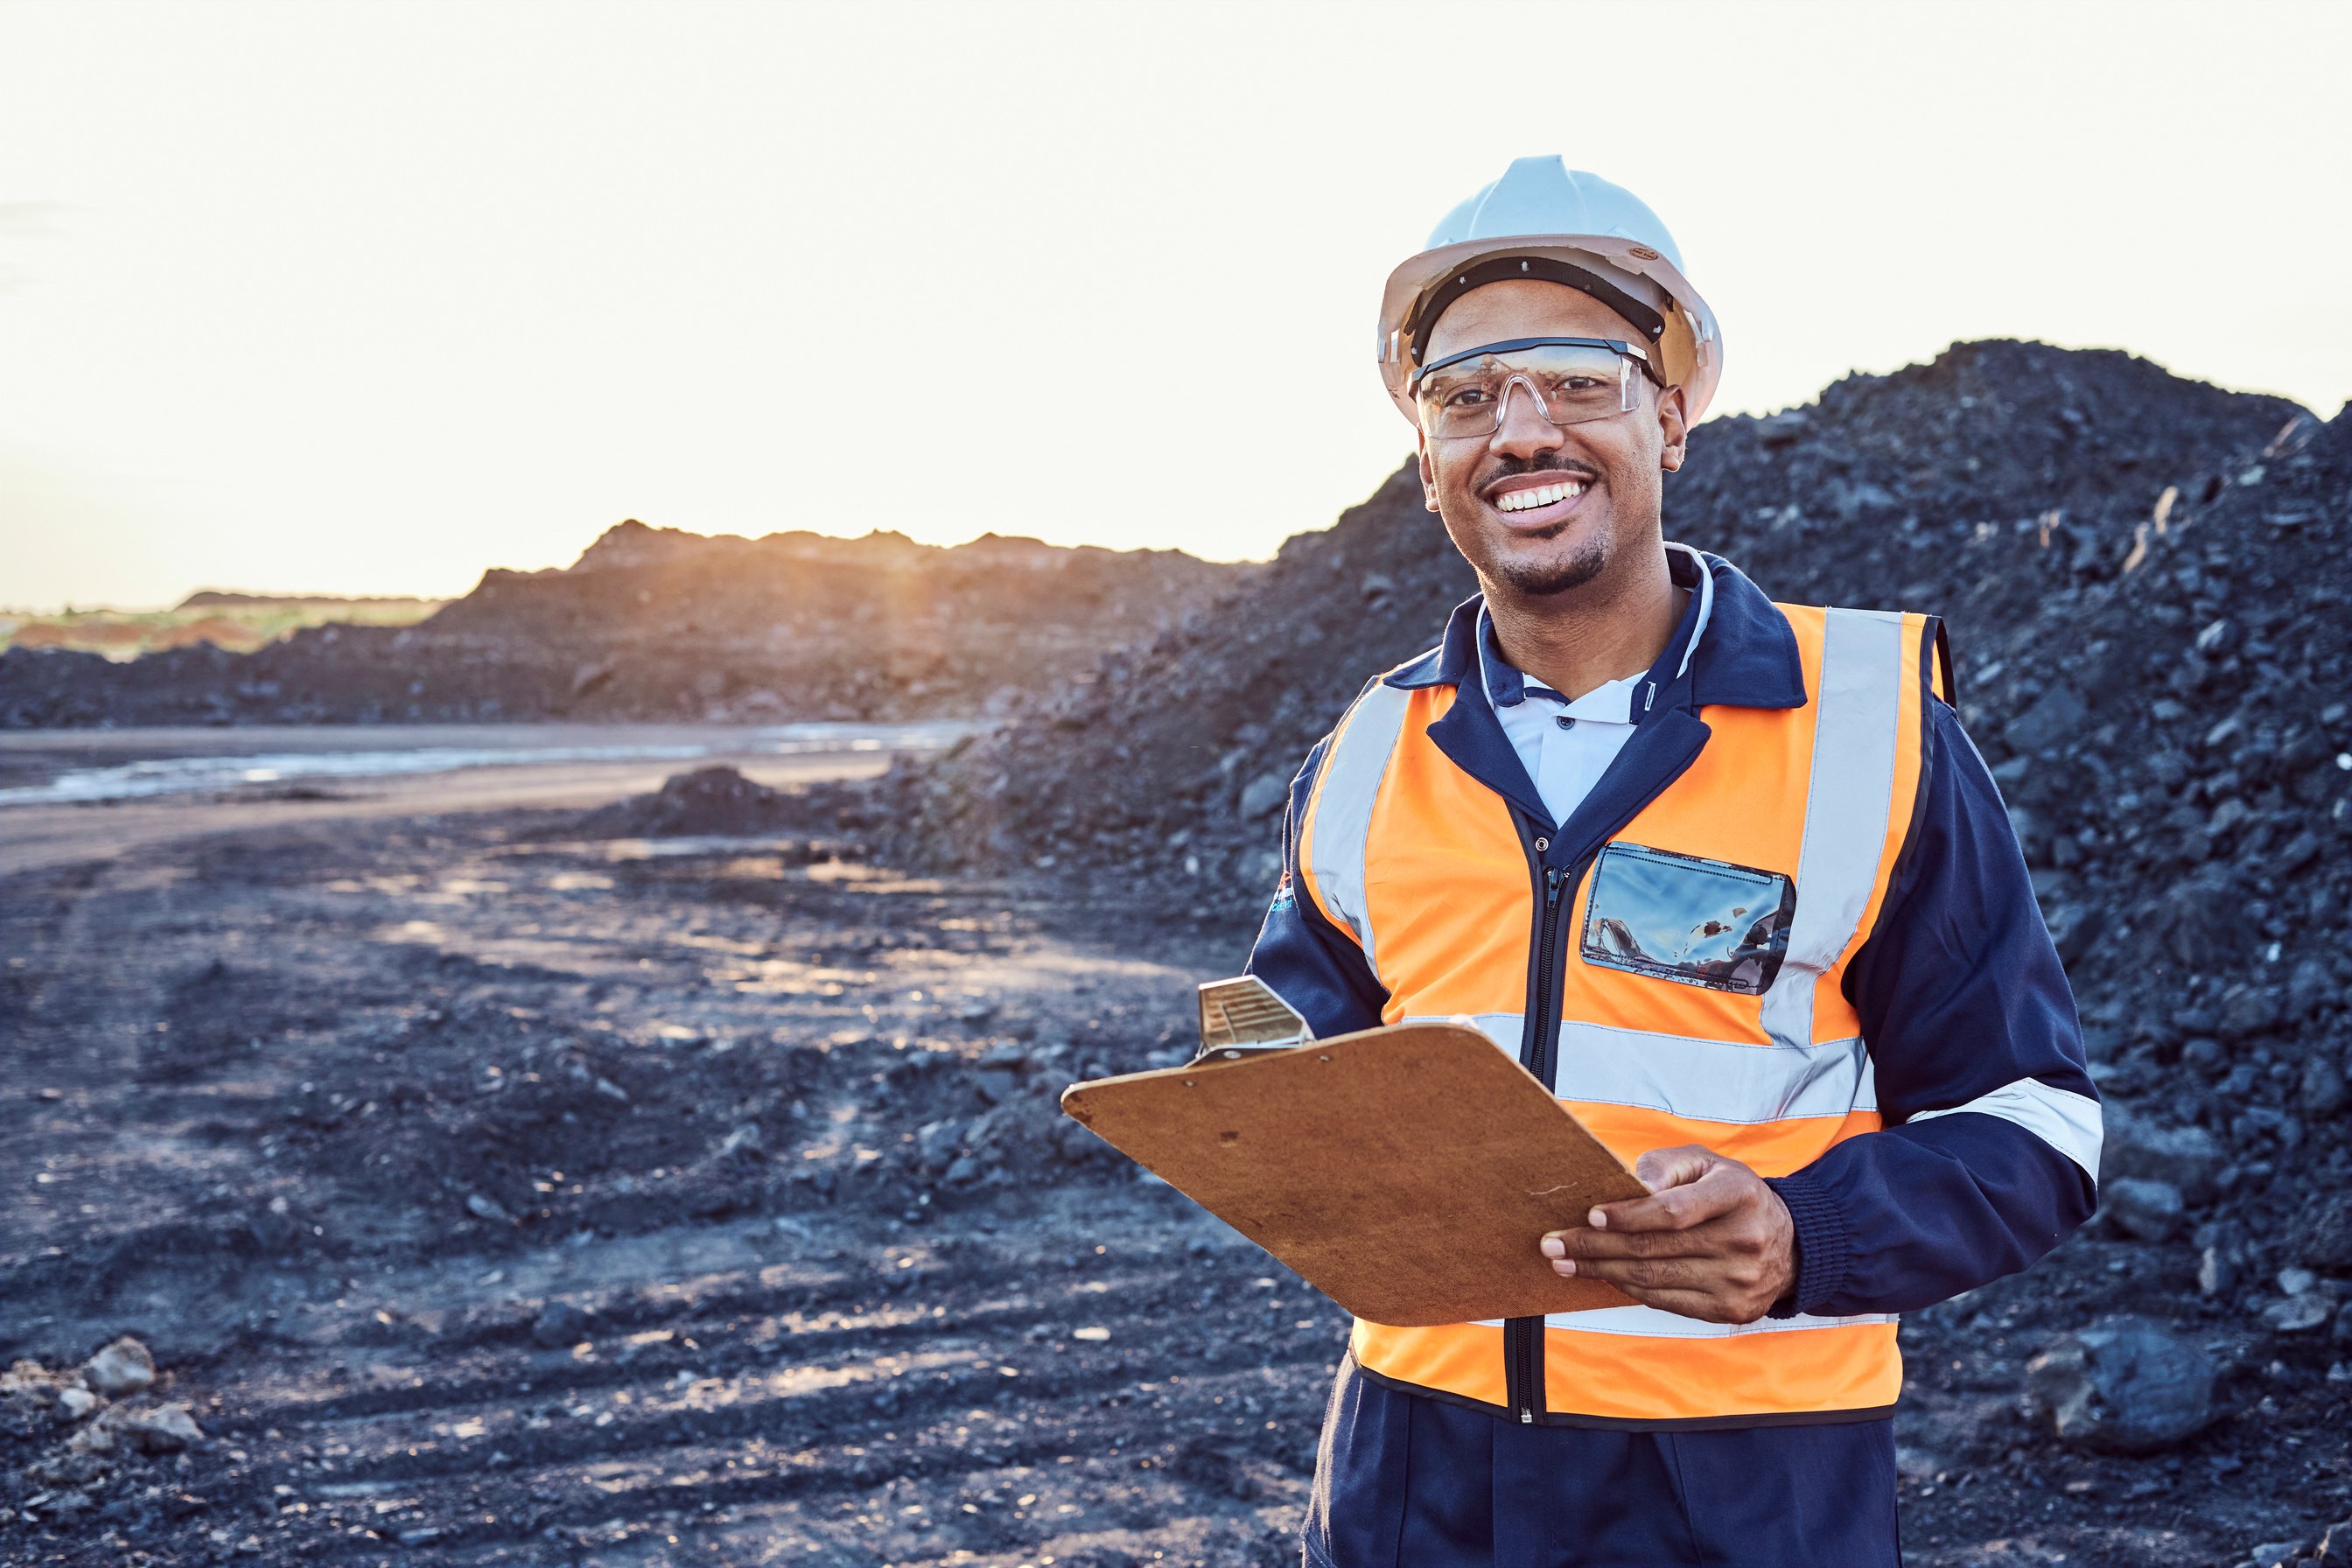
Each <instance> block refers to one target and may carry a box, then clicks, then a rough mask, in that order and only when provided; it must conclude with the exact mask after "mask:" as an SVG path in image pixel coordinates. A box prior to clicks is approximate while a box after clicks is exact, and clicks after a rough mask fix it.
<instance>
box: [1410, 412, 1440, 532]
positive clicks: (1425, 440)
mask: <svg viewBox="0 0 2352 1568" xmlns="http://www.w3.org/2000/svg"><path fill="white" fill-rule="evenodd" d="M1412 449H1413V453H1414V455H1415V456H1417V457H1418V458H1420V459H1421V504H1422V505H1423V507H1424V508H1425V509H1427V510H1430V511H1435V510H1437V469H1436V468H1434V467H1433V466H1432V465H1431V463H1430V461H1429V432H1428V431H1426V430H1423V428H1422V427H1421V426H1418V425H1416V426H1413V427H1412Z"/></svg>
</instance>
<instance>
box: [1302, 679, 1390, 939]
mask: <svg viewBox="0 0 2352 1568" xmlns="http://www.w3.org/2000/svg"><path fill="white" fill-rule="evenodd" d="M1411 701H1412V693H1411V692H1409V691H1400V690H1398V689H1396V688H1395V687H1393V686H1391V685H1389V684H1388V683H1387V682H1386V681H1384V680H1383V681H1375V682H1373V683H1372V686H1371V689H1370V690H1368V691H1366V692H1365V693H1364V694H1363V695H1362V696H1361V697H1359V698H1358V699H1356V702H1355V706H1354V707H1352V708H1350V709H1349V710H1348V716H1347V717H1346V718H1344V719H1342V720H1340V721H1339V734H1338V735H1337V736H1336V737H1334V738H1333V740H1332V742H1331V749H1330V750H1329V751H1328V752H1324V753H1323V776H1322V777H1321V778H1320V779H1318V781H1317V782H1316V785H1315V803H1314V816H1313V820H1312V821H1311V822H1310V823H1309V824H1308V830H1307V843H1306V846H1305V847H1304V850H1303V853H1304V854H1305V856H1306V858H1307V874H1308V875H1309V876H1311V877H1313V878H1314V879H1315V891H1316V893H1317V894H1318V896H1319V897H1320V898H1321V900H1322V901H1323V908H1324V910H1325V912H1326V913H1328V914H1329V915H1330V917H1331V918H1332V919H1333V920H1335V921H1339V923H1340V924H1342V925H1344V926H1346V927H1347V928H1348V929H1349V931H1353V932H1354V933H1355V936H1356V941H1357V942H1360V943H1361V944H1362V946H1363V949H1364V963H1365V964H1366V965H1367V966H1368V967H1370V969H1371V971H1372V973H1373V974H1374V976H1376V977H1377V976H1378V975H1379V973H1380V968H1379V966H1378V964H1376V963H1374V962H1373V958H1372V922H1371V921H1370V917H1369V916H1367V915H1366V913H1365V910H1364V855H1365V847H1366V845H1365V841H1366V840H1367V839H1368V838H1369V837H1370V836H1371V831H1372V802H1373V801H1375V800H1377V799H1378V798H1379V797H1380V793H1381V779H1383V778H1385V777H1387V776H1388V771H1389V761H1390V759H1391V758H1392V757H1393V756H1395V755H1396V743H1397V736H1398V735H1399V734H1401V733H1402V731H1403V730H1404V713H1405V707H1406V705H1407V704H1408V703H1410V702H1411Z"/></svg>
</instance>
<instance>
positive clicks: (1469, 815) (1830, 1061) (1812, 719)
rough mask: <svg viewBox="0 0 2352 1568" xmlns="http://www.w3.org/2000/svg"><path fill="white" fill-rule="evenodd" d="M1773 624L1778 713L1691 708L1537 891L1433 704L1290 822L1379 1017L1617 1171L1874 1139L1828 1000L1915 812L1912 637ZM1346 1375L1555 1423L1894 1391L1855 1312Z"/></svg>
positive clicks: (1786, 1167)
mask: <svg viewBox="0 0 2352 1568" xmlns="http://www.w3.org/2000/svg"><path fill="white" fill-rule="evenodd" d="M1779 607H1780V611H1781V613H1782V614H1783V615H1785V616H1787V617H1788V621H1789V624H1790V628H1791V630H1792V631H1793V632H1794V633H1795V635H1796V642H1797V648H1798V652H1799V656H1800V659H1801V664H1802V668H1803V673H1804V681H1805V690H1806V694H1807V701H1806V703H1805V705H1804V706H1802V707H1801V708H1790V709H1760V708H1742V707H1734V706H1728V705H1709V706H1706V707H1704V708H1702V709H1701V710H1699V717H1700V718H1701V719H1703V720H1704V721H1705V722H1706V724H1707V725H1708V726H1709V727H1710V730H1711V731H1712V732H1711V735H1710V736H1709V738H1708V739H1707V741H1706V745H1705V746H1704V747H1703V748H1702V749H1701V750H1700V751H1699V752H1698V755H1697V756H1696V760H1694V761H1693V762H1692V763H1691V764H1690V765H1689V767H1688V768H1687V769H1686V770H1685V772H1684V773H1682V774H1681V776H1679V777H1678V778H1676V779H1675V780H1674V782H1673V783H1672V784H1668V785H1667V786H1666V787H1665V789H1664V791H1663V792H1662V793H1660V794H1659V795H1657V796H1656V797H1655V798H1654V799H1653V800H1652V801H1650V803H1649V804H1648V805H1646V806H1644V807H1643V808H1642V809H1641V810H1640V811H1639V812H1638V813H1637V814H1636V815H1635V816H1633V818H1632V819H1631V820H1630V821H1629V822H1627V823H1626V824H1625V826H1623V827H1622V828H1621V829H1619V830H1618V832H1617V833H1616V834H1615V835H1613V836H1612V837H1611V838H1610V840H1609V841H1608V842H1607V843H1606V844H1605V845H1603V846H1602V847H1601V848H1600V849H1599V850H1598V851H1597V852H1596V853H1595V854H1593V855H1592V857H1591V858H1589V859H1587V860H1585V861H1583V862H1581V863H1580V864H1579V865H1577V866H1575V867H1574V868H1568V869H1566V872H1565V874H1558V873H1559V872H1560V871H1561V870H1562V868H1557V867H1555V868H1551V869H1552V870H1553V872H1554V873H1555V875H1554V876H1552V877H1551V879H1549V883H1548V880H1547V875H1546V869H1545V868H1543V867H1542V866H1541V865H1540V863H1539V857H1538V854H1537V853H1536V850H1537V848H1538V845H1542V846H1543V847H1548V841H1544V840H1530V838H1528V837H1527V835H1526V832H1525V831H1524V830H1523V827H1522V825H1521V823H1520V821H1519V819H1518V818H1517V817H1516V816H1514V814H1513V813H1512V811H1511V809H1510V807H1509V805H1507V803H1506V802H1505V801H1504V799H1503V798H1502V797H1501V796H1500V795H1496V793H1495V792H1494V791H1493V790H1492V789H1490V788H1489V787H1487V786H1486V784H1482V783H1480V782H1479V781H1477V780H1476V779H1474V778H1472V777H1470V776H1469V775H1468V774H1466V773H1464V772H1463V771H1462V770H1461V769H1460V768H1459V767H1458V766H1456V765H1455V763H1454V762H1453V761H1452V760H1451V759H1450V758H1448V757H1447V756H1446V755H1445V754H1444V752H1442V751H1440V750H1439V749H1438V747H1437V745H1436V744H1435V743H1434V742H1432V741H1431V740H1430V739H1429V737H1428V735H1427V733H1426V731H1427V730H1428V728H1429V726H1430V725H1431V724H1432V723H1433V722H1435V721H1437V720H1439V719H1440V718H1442V717H1444V714H1445V713H1446V712H1447V711H1448V710H1450V709H1451V707H1452V706H1453V704H1454V702H1455V701H1456V700H1459V698H1458V694H1457V691H1456V689H1455V688H1454V687H1453V686H1451V685H1446V684H1435V685H1423V686H1419V687H1417V688H1415V687H1400V686H1398V685H1392V684H1390V683H1389V682H1387V681H1376V682H1374V683H1373V684H1372V685H1371V686H1370V687H1369V688H1367V689H1366V690H1365V692H1364V694H1363V695H1362V696H1361V697H1360V698H1358V699H1357V700H1356V702H1355V704H1354V705H1353V706H1352V707H1351V708H1349V710H1348V713H1347V715H1346V716H1345V717H1344V718H1343V719H1342V720H1341V721H1340V725H1339V729H1338V731H1336V732H1335V733H1334V735H1333V738H1332V741H1331V742H1330V744H1329V745H1328V747H1327V748H1326V751H1325V755H1324V760H1323V764H1322V767H1321V770H1320V772H1319V773H1318V775H1317V777H1316V779H1315V781H1314V783H1313V784H1312V787H1311V791H1310V794H1309V795H1308V797H1307V806H1306V811H1305V815H1304V816H1303V818H1302V822H1301V826H1300V837H1299V852H1298V863H1299V868H1300V880H1301V881H1302V882H1303V884H1304V886H1305V888H1306V890H1307V894H1308V896H1310V897H1311V898H1312V899H1313V900H1315V903H1316V905H1317V907H1318V908H1319V909H1320V910H1322V912H1323V914H1324V915H1325V916H1326V917H1327V918H1328V920H1329V921H1331V922H1332V924H1333V925H1335V926H1337V927H1338V928H1339V930H1340V931H1344V932H1346V933H1347V934H1349V936H1351V937H1352V938H1353V939H1354V940H1355V942H1357V943H1358V944H1359V945H1360V946H1361V948H1362V949H1363V953H1364V959H1365V962H1366V963H1367V965H1368V966H1369V967H1370V969H1371V971H1372V973H1374V974H1375V975H1376V976H1377V977H1378V979H1379V981H1380V984H1381V986H1382V987H1384V988H1385V989H1386V991H1387V993H1388V1001H1387V1004H1386V1005H1385V1006H1384V1007H1383V1008H1382V1010H1381V1021H1382V1022H1383V1023H1388V1024H1397V1023H1404V1022H1408V1021H1415V1020H1422V1019H1438V1018H1448V1017H1454V1016H1460V1015H1467V1016H1471V1017H1473V1018H1475V1020H1476V1021H1477V1022H1478V1024H1479V1025H1480V1026H1481V1027H1482V1028H1484V1029H1485V1030H1486V1033H1487V1034H1488V1035H1490V1036H1491V1037H1493V1038H1494V1040H1495V1041H1496V1044H1497V1045H1499V1046H1501V1047H1503V1048H1505V1049H1507V1050H1510V1051H1513V1052H1516V1053H1518V1054H1519V1057H1520V1059H1521V1060H1522V1061H1525V1062H1528V1063H1529V1064H1530V1065H1531V1066H1534V1067H1536V1068H1537V1069H1538V1072H1539V1073H1540V1072H1541V1071H1542V1070H1543V1069H1544V1068H1545V1067H1547V1066H1548V1067H1549V1073H1550V1077H1551V1083H1552V1091H1553V1093H1555V1094H1556V1095H1558V1096H1559V1099H1560V1100H1561V1101H1562V1102H1563V1103H1564V1104H1566V1105H1567V1106H1568V1107H1569V1108H1570V1110H1574V1111H1575V1112H1576V1114H1577V1116H1578V1117H1579V1118H1580V1120H1581V1121H1583V1122H1584V1124H1585V1125H1586V1126H1587V1127H1589V1128H1591V1130H1592V1131H1593V1132H1594V1133H1595V1135H1597V1136H1598V1137H1599V1138H1600V1139H1601V1141H1602V1142H1604V1143H1606V1144H1607V1145H1608V1146H1609V1148H1610V1149H1611V1151H1612V1152H1614V1153H1615V1154H1616V1155H1617V1156H1618V1158H1619V1159H1621V1160H1622V1161H1623V1162H1624V1163H1626V1164H1627V1165H1629V1166H1630V1165H1631V1164H1633V1161H1634V1160H1635V1159H1636V1157H1638V1156H1639V1155H1641V1154H1642V1153H1643V1152H1645V1151H1647V1150H1651V1149H1658V1148H1666V1147H1671V1146H1674V1145H1676V1144H1685V1143H1701V1144H1705V1145H1706V1147H1708V1148H1710V1149H1713V1150H1716V1151H1717V1152H1720V1153H1723V1154H1727V1155H1729V1156H1730V1157H1732V1158H1733V1159H1736V1160H1739V1161H1741V1162H1743V1163H1746V1164H1748V1165H1749V1166H1752V1167H1753V1168H1754V1169H1755V1170H1756V1171H1757V1172H1758V1173H1760V1174H1763V1175H1767V1176H1777V1175H1785V1174H1788V1173H1791V1172H1794V1171H1797V1170H1799V1169H1801V1167H1803V1166H1805V1165H1807V1164H1810V1163H1811V1162H1813V1161H1814V1160H1816V1159H1818V1158H1820V1157H1821V1155H1822V1153H1823V1152H1826V1151H1827V1150H1828V1149H1830V1148H1831V1147H1832V1145H1833V1144H1836V1143H1837V1142H1841V1141H1842V1140H1843V1139H1847V1138H1851V1137H1853V1136H1854V1135H1856V1134H1857V1133H1862V1132H1868V1131H1875V1130H1876V1129H1877V1128H1878V1126H1879V1116H1878V1110H1877V1100H1876V1096H1875V1094H1874V1089H1873V1083H1872V1074H1871V1061H1870V1055H1869V1052H1868V1050H1867V1048H1866V1047H1865V1046H1864V1041H1863V1039H1862V1038H1861V1032H1862V1030H1861V1020H1860V1019H1859V1018H1858V1017H1857V1016H1856V1015H1855V1012H1854V1009H1853V1005H1852V1004H1851V1003H1849V1002H1848V1001H1847V1000H1846V998H1845V994H1844V992H1843V988H1842V986H1841V981H1842V978H1843V973H1844V969H1845V964H1846V962H1847V960H1848V958H1849V957H1850V956H1851V955H1852V954H1853V952H1854V951H1855V950H1856V949H1857V948H1858V947H1859V946H1860V945H1861V943H1862V942H1863V940H1864V938H1865V937H1866V936H1867V934H1868V933H1869V931H1870V930H1871V928H1872V925H1873V923H1874V921H1875V920H1876V918H1877V913H1878V910H1879V907H1880V905H1881V904H1882V903H1883V902H1884V900H1885V896H1886V889H1887V887H1888V885H1889V882H1890V880H1891V879H1892V878H1893V876H1894V873H1895V866H1896V862H1897V861H1898V859H1899V858H1900V857H1901V854H1902V849H1903V846H1904V843H1905V841H1906V837H1907V835H1908V830H1909V828H1910V825H1911V822H1912V817H1913V812H1914V807H1915V803H1916V801H1917V798H1918V793H1919V789H1920V784H1921V768H1922V756H1923V746H1922V741H1923V735H1924V727H1925V725H1926V722H1927V702H1928V700H1930V692H1931V686H1930V682H1931V681H1934V680H1935V679H1936V677H1935V673H1934V666H1935V663H1936V660H1935V658H1934V657H1933V656H1932V654H1931V653H1930V652H1929V643H1930V641H1931V638H1932V627H1933V623H1932V622H1931V621H1929V620H1928V619H1927V617H1924V616H1898V615H1892V614H1882V613H1878V612H1873V611H1856V610H1822V609H1816V608H1805V607H1800V606H1790V605H1781V606H1779ZM1474 700H1475V699H1474ZM1535 831H1537V832H1540V829H1536V830H1535ZM1530 1008H1533V1009H1535V1010H1536V1011H1537V1015H1538V1019H1539V1020H1540V1022H1541V1024H1542V1025H1543V1026H1545V1028H1546V1030H1547V1032H1549V1033H1550V1034H1551V1036H1552V1038H1551V1040H1550V1042H1549V1047H1550V1048H1549V1050H1539V1049H1538V1048H1537V1047H1538V1045H1539V1044H1540V1043H1541V1042H1540V1041H1539V1040H1538V1039H1535V1038H1531V1037H1529V1030H1528V1026H1529V1019H1528V1012H1529V1010H1530ZM1528 1245H1529V1246H1530V1247H1532V1246H1534V1245H1535V1238H1534V1237H1529V1238H1528ZM1350 1349H1351V1351H1352V1353H1353V1354H1354V1356H1355V1359H1356V1361H1357V1362H1358V1363H1359V1364H1360V1366H1361V1367H1362V1368H1363V1369H1364V1370H1365V1371H1366V1372H1368V1373H1371V1374H1372V1375H1374V1376H1376V1377H1379V1378H1382V1379H1385V1380H1388V1381H1390V1382H1392V1383H1395V1384H1402V1385H1405V1386H1407V1387H1409V1388H1411V1389H1412V1390H1413V1391H1415V1392H1422V1393H1434V1394H1440V1395H1444V1396H1448V1397H1452V1398H1454V1399H1458V1400H1466V1401H1471V1402H1474V1403H1475V1404H1477V1405H1484V1406H1490V1407H1493V1408H1495V1409H1496V1411H1497V1412H1500V1413H1508V1414H1509V1415H1512V1416H1513V1417H1515V1418H1517V1419H1519V1420H1522V1421H1530V1422H1532V1421H1537V1420H1545V1421H1554V1422H1564V1423H1567V1424H1570V1425H1588V1426H1610V1425H1617V1424H1621V1423H1622V1424H1631V1425H1635V1426H1659V1425H1682V1424H1696V1425H1721V1426H1756V1425H1769V1424H1774V1423H1781V1422H1801V1421H1808V1420H1853V1419H1857V1418H1861V1417H1864V1416H1869V1415H1881V1414H1884V1413H1885V1411H1886V1410H1887V1409H1888V1407H1890V1406H1892V1405H1894V1404H1895V1396H1896V1394H1898V1393H1899V1392H1900V1389H1901V1386H1902V1360H1901V1356H1900V1354H1899V1352H1897V1350H1896V1348H1895V1319H1894V1318H1893V1317H1891V1316H1878V1315H1873V1316H1867V1317H1853V1318H1815V1317H1794V1318H1787V1319H1777V1320H1776V1319H1766V1320H1764V1321H1759V1322H1754V1323H1748V1324H1741V1325H1736V1326H1734V1325H1725V1324H1718V1323H1706V1322H1701V1321H1697V1320H1696V1319H1692V1318H1685V1317H1682V1316H1679V1315H1677V1314H1675V1313H1671V1312H1665V1311H1662V1310H1656V1309H1654V1308H1649V1307H1641V1306H1628V1307H1619V1308H1610V1309H1603V1310H1596V1311H1590V1312H1574V1313H1562V1314H1557V1315H1554V1316H1552V1317H1550V1318H1548V1319H1546V1320H1544V1321H1543V1322H1542V1325H1541V1328H1540V1330H1539V1331H1538V1329H1537V1327H1536V1325H1535V1323H1534V1321H1533V1320H1528V1321H1525V1324H1524V1326H1507V1325H1506V1324H1505V1323H1503V1322H1501V1321H1489V1322H1480V1323H1456V1324H1451V1325H1447V1326H1444V1327H1441V1328H1416V1329H1401V1328H1390V1327H1384V1326H1382V1325H1380V1324H1376V1323H1369V1322H1364V1321H1358V1322H1357V1323H1356V1325H1355V1331H1354V1334H1353V1337H1352V1339H1351V1342H1350Z"/></svg>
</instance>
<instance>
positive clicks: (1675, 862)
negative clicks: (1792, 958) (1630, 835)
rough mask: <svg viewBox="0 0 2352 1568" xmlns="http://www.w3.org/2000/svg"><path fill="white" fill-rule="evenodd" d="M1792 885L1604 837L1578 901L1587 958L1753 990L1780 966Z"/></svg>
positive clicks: (1744, 992)
mask: <svg viewBox="0 0 2352 1568" xmlns="http://www.w3.org/2000/svg"><path fill="white" fill-rule="evenodd" d="M1796 912H1797V889H1796V884H1795V883H1793V882H1791V881H1790V879H1788V878H1787V877H1785V876H1782V875H1781V874H1780V873H1779V872H1777V871H1759V870H1755V869H1753V868H1749V867H1747V866H1734V865H1732V864H1730V863H1729V862H1727V861H1723V860H1705V859H1701V858H1698V857H1697V856H1695V855H1677V854H1675V853H1674V852H1673V851H1672V850H1668V849H1648V848H1644V847H1642V846H1641V845H1639V844H1612V845H1609V846H1608V847H1605V848H1603V849H1602V850H1601V858H1600V861H1599V863H1598V864H1596V865H1595V866H1594V867H1593V868H1592V891H1591V896H1590V897H1589V898H1587V899H1586V900H1585V905H1584V934H1583V955H1584V962H1585V963H1597V964H1599V965H1601V967H1602V968H1604V969H1622V970H1624V971H1625V972H1626V973H1631V974H1645V975H1648V976H1649V977H1650V978H1652V979H1654V980H1671V981H1675V983H1677V984H1683V985H1703V986H1705V987H1706V988H1707V989H1708V990H1710V991H1729V992H1732V993H1734V994H1738V995H1741V996H1759V995H1761V994H1763V993H1764V992H1765V991H1766V990H1767V989H1768V988H1769V986H1770V985H1771V984H1772V977H1773V976H1774V975H1776V974H1778V973H1780V960H1781V959H1782V958H1783V957H1784V956H1785V955H1786V954H1787V952H1788V951H1789V922H1790V920H1792V919H1793V918H1794V917H1795V915H1796Z"/></svg>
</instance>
